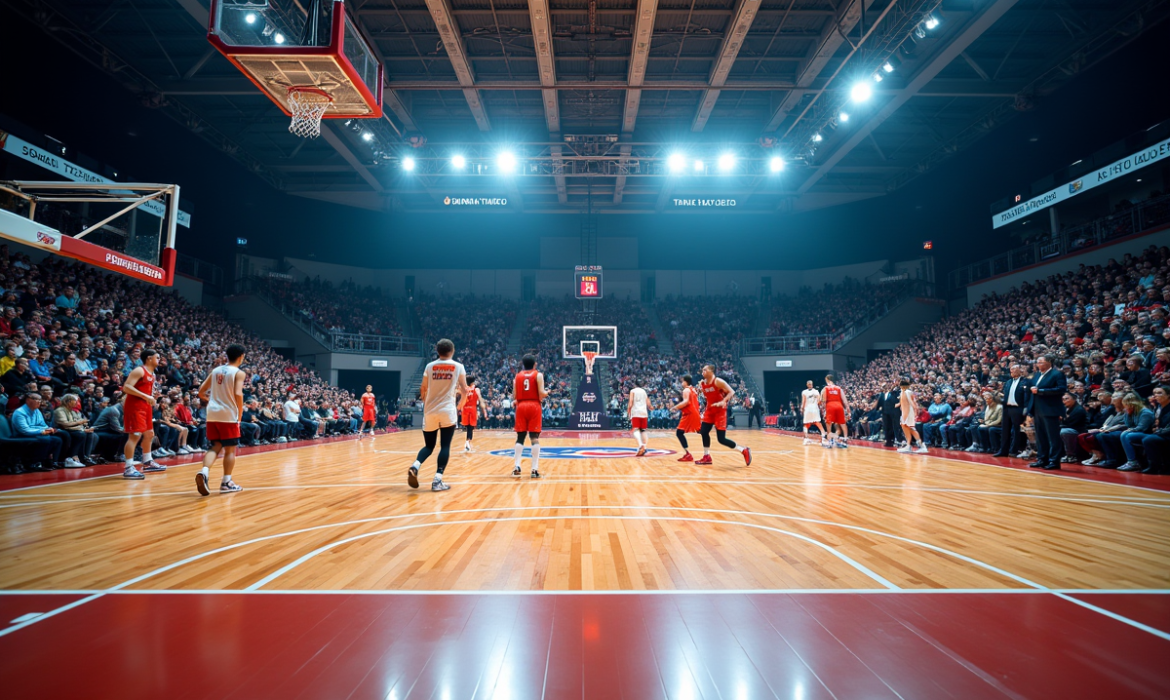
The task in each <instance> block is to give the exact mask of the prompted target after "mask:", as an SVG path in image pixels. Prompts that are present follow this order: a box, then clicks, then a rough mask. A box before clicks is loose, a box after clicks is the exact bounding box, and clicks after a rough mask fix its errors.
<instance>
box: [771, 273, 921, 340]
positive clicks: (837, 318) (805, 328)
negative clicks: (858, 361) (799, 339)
mask: <svg viewBox="0 0 1170 700" xmlns="http://www.w3.org/2000/svg"><path fill="white" fill-rule="evenodd" d="M906 285H907V282H906V281H904V280H897V281H893V282H886V283H882V284H865V283H864V282H861V281H859V280H855V279H852V278H849V277H846V278H845V279H844V280H843V281H842V282H840V283H838V284H828V283H826V284H825V286H824V288H823V289H813V288H811V287H804V288H802V289H800V290H799V291H798V292H797V293H796V294H793V295H780V296H777V297H773V298H772V318H771V323H770V324H769V325H768V330H767V335H768V336H772V337H775V336H800V335H808V336H823V337H820V338H816V339H810V340H809V341H807V342H809V343H814V344H815V345H814V346H812V347H816V346H817V345H820V346H824V347H825V348H826V349H827V348H831V347H832V346H833V345H835V344H836V341H837V340H839V339H840V338H842V337H843V336H844V335H845V334H846V333H848V332H849V331H850V329H853V328H856V327H859V326H863V325H865V324H866V323H868V322H869V321H871V320H874V319H877V318H880V317H881V316H884V315H885V314H886V313H887V312H888V311H889V307H890V304H892V303H894V302H895V301H896V300H897V299H898V297H899V296H901V295H902V293H903V292H904V291H905V290H906Z"/></svg>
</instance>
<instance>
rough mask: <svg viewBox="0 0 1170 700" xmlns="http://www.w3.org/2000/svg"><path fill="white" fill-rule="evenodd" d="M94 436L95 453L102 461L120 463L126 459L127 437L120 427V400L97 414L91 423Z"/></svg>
mask: <svg viewBox="0 0 1170 700" xmlns="http://www.w3.org/2000/svg"><path fill="white" fill-rule="evenodd" d="M93 430H94V434H96V435H97V436H98V443H97V452H98V454H99V455H100V456H101V457H102V459H104V460H106V461H109V462H122V461H125V459H126V457H125V456H124V455H123V452H124V451H125V449H126V439H127V437H128V436H127V435H126V433H125V431H124V430H123V426H122V400H121V399H119V400H118V402H117V403H115V404H114V405H112V406H107V407H106V408H103V409H102V412H101V413H100V414H98V417H97V420H95V421H94V422H93Z"/></svg>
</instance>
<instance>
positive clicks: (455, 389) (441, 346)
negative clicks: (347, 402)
mask: <svg viewBox="0 0 1170 700" xmlns="http://www.w3.org/2000/svg"><path fill="white" fill-rule="evenodd" d="M435 352H437V353H438V354H439V359H437V360H435V361H434V362H431V363H430V364H428V365H427V367H426V369H424V370H423V379H422V388H421V389H420V390H419V394H421V396H422V400H423V448H422V449H421V450H419V451H418V457H417V458H416V459H415V460H414V464H412V465H410V469H409V470H407V472H406V483H408V484H410V487H411V488H412V489H417V488H418V469H419V467H421V466H422V463H423V462H425V461H427V457H430V456H431V453H432V452H434V451H435V440H436V438H437V439H438V441H439V461H438V467H437V468H436V469H435V478H434V480H432V481H431V490H432V491H446V490H447V489H449V488H451V487H450V486H448V485H447V484H444V483H443V471H444V470H445V469H446V468H447V460H448V459H449V458H450V456H451V438H453V437H455V424H456V422H457V421H458V416H457V415H456V410H455V407H456V406H457V405H458V403H459V401H458V400H457V399H456V394H458V395H459V397H463V396H466V395H467V370H465V369H463V365H461V364H460V363H458V362H456V361H455V360H454V359H452V358H454V356H455V343H452V342H451V341H450V340H447V339H446V338H443V339H442V340H440V341H439V342H437V343H435Z"/></svg>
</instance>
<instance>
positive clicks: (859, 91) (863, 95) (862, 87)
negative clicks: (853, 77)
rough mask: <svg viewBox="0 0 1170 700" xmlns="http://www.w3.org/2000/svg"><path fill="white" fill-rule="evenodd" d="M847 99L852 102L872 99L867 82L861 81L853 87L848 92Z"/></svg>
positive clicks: (871, 90)
mask: <svg viewBox="0 0 1170 700" xmlns="http://www.w3.org/2000/svg"><path fill="white" fill-rule="evenodd" d="M849 97H850V98H851V99H852V100H853V101H854V102H865V101H867V100H868V99H869V98H871V97H873V88H872V87H870V86H869V83H868V82H866V81H864V80H862V81H860V82H858V83H855V84H854V85H853V88H852V89H851V90H850V91H849Z"/></svg>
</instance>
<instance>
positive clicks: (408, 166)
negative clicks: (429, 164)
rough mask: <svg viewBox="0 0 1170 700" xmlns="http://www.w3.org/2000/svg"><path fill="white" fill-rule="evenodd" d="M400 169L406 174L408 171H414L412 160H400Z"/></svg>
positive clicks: (408, 158)
mask: <svg viewBox="0 0 1170 700" xmlns="http://www.w3.org/2000/svg"><path fill="white" fill-rule="evenodd" d="M402 169H403V170H405V171H406V172H408V173H409V172H410V171H412V170H414V158H411V157H410V156H407V157H405V158H403V159H402Z"/></svg>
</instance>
